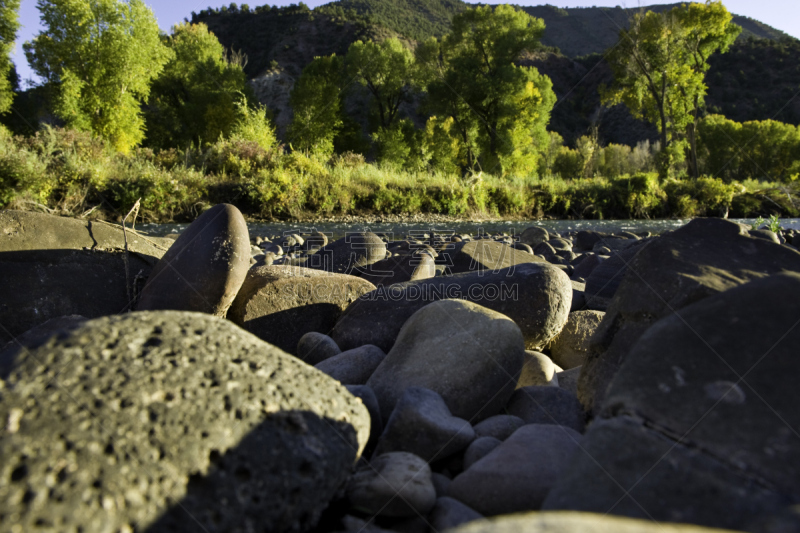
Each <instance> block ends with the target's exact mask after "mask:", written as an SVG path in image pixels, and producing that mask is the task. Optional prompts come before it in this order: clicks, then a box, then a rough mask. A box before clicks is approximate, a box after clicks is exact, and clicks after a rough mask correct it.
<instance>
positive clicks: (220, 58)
mask: <svg viewBox="0 0 800 533" xmlns="http://www.w3.org/2000/svg"><path fill="white" fill-rule="evenodd" d="M164 43H165V44H166V45H167V47H168V48H169V49H170V51H171V58H170V60H169V62H168V63H167V64H166V66H165V67H164V70H163V72H162V73H161V75H159V76H158V78H157V79H156V80H155V82H154V83H153V86H152V90H151V93H150V98H149V101H148V108H147V111H146V113H145V116H146V120H147V144H148V145H150V146H153V147H158V148H167V147H181V148H185V147H187V146H189V145H190V144H192V143H195V144H198V145H203V144H207V143H212V142H214V141H216V140H217V139H219V138H220V136H224V137H227V136H228V135H230V133H231V129H232V128H233V125H234V123H235V122H236V120H237V117H238V107H237V106H236V102H237V100H238V98H239V95H241V94H242V93H249V88H248V86H247V76H246V74H245V72H244V66H245V62H246V59H245V58H244V56H243V55H241V54H235V53H231V54H228V53H227V52H226V50H225V48H224V47H223V46H222V45H221V44H220V42H219V40H218V39H217V38H216V36H215V35H214V34H213V33H211V32H209V31H208V27H207V26H206V25H205V24H202V23H200V24H179V25H178V26H175V27H174V28H173V30H172V35H171V36H169V37H164Z"/></svg>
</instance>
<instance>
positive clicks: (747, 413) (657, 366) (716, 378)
mask: <svg viewBox="0 0 800 533" xmlns="http://www.w3.org/2000/svg"><path fill="white" fill-rule="evenodd" d="M758 242H762V241H761V240H759V241H758ZM763 242H764V243H765V244H767V245H770V243H768V242H767V241H763ZM772 246H778V245H774V244H773V245H772ZM798 299H800V275H797V274H782V275H774V276H770V277H768V278H765V279H761V280H756V281H751V282H749V283H746V284H744V285H742V286H739V287H736V288H732V289H730V290H728V291H726V292H723V293H721V294H718V295H716V296H711V297H709V298H706V299H704V300H702V301H700V302H698V303H695V304H693V305H691V306H687V307H685V308H683V309H681V311H680V315H671V316H669V317H667V318H664V319H663V320H661V321H659V322H657V323H656V324H655V325H653V326H652V327H651V328H650V329H648V330H647V332H646V333H645V334H644V335H642V336H641V337H640V338H639V340H638V342H637V343H636V344H635V345H634V346H633V347H632V348H631V350H630V352H629V353H628V354H627V356H626V358H625V360H624V362H623V364H622V366H621V368H620V370H619V372H618V373H617V375H616V377H615V378H614V380H613V381H612V383H611V386H610V387H609V389H608V393H607V395H606V397H605V401H604V404H603V408H602V409H601V410H600V412H599V414H600V415H601V416H602V417H605V418H609V419H608V420H599V421H598V420H596V421H595V422H594V423H593V424H592V425H591V426H590V428H589V431H588V432H587V434H586V437H585V441H584V445H585V448H586V450H587V452H588V455H586V456H583V457H580V458H579V459H578V460H577V461H576V463H575V464H574V465H573V466H572V468H570V470H569V472H568V474H567V475H566V476H565V478H564V479H563V480H562V482H561V483H560V484H559V486H558V487H557V488H556V489H554V491H553V493H551V494H550V496H549V497H548V501H547V504H546V507H548V508H550V509H578V510H587V511H598V512H600V510H601V509H602V511H607V510H608V509H610V508H611V507H609V506H610V505H614V507H613V511H612V512H613V513H615V514H622V515H627V516H634V517H642V516H644V511H643V509H644V510H646V511H647V517H650V518H653V519H655V520H659V521H663V520H669V521H679V522H690V523H696V524H702V525H708V526H715V527H730V528H740V527H743V526H744V525H745V524H748V523H750V522H753V521H755V520H757V519H758V518H759V516H761V515H764V514H772V513H775V512H777V511H779V510H780V509H782V508H783V507H787V506H788V505H789V504H791V503H796V502H798V501H800V446H798V437H797V433H796V431H795V430H794V429H793V428H797V427H800V412H798V410H797V405H798V404H800V389H798V388H797V384H796V376H797V375H798V373H800V359H798V358H797V345H798V343H799V342H800V329H798V328H797V319H798V317H797V305H796V302H797V301H798ZM589 457H591V459H589ZM612 479H613V480H614V481H611V480H612ZM623 490H629V491H630V494H625V493H624V492H622V491H623Z"/></svg>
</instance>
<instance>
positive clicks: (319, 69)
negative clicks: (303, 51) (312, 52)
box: [289, 54, 344, 156]
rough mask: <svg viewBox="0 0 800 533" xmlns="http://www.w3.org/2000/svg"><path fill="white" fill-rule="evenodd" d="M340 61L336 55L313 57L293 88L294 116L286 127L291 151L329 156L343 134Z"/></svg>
mask: <svg viewBox="0 0 800 533" xmlns="http://www.w3.org/2000/svg"><path fill="white" fill-rule="evenodd" d="M341 78H342V60H341V58H339V57H336V54H333V55H330V56H326V57H315V58H314V60H313V61H312V62H311V63H309V64H308V66H306V68H304V69H303V72H302V74H301V75H300V78H299V79H298V80H297V83H295V85H294V87H293V88H292V92H291V95H290V100H289V101H290V103H291V105H292V111H293V112H294V116H293V118H292V123H291V125H290V126H289V142H290V143H291V145H292V147H293V148H297V149H300V150H311V151H314V152H316V153H319V154H323V155H326V156H329V155H331V154H332V153H333V141H334V138H335V137H336V135H337V134H338V133H339V132H340V131H341V130H342V126H343V124H344V122H343V120H342V98H341Z"/></svg>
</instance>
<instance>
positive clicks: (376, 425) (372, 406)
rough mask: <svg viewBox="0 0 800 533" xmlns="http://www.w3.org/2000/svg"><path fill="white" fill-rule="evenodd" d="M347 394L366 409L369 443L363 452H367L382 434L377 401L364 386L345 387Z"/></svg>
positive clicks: (370, 390) (381, 419) (381, 421)
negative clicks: (368, 421) (368, 424)
mask: <svg viewBox="0 0 800 533" xmlns="http://www.w3.org/2000/svg"><path fill="white" fill-rule="evenodd" d="M345 388H346V389H347V392H349V393H350V394H352V395H353V396H355V397H356V398H358V399H359V400H361V403H363V404H364V407H366V408H367V411H368V412H369V418H370V422H371V423H370V431H369V441H368V442H367V445H366V447H365V450H369V449H371V448H372V447H373V445H374V444H375V443H377V442H378V437H380V435H381V433H383V418H381V409H380V406H378V399H377V398H376V397H375V393H374V392H373V391H372V389H370V388H369V387H367V386H366V385H345Z"/></svg>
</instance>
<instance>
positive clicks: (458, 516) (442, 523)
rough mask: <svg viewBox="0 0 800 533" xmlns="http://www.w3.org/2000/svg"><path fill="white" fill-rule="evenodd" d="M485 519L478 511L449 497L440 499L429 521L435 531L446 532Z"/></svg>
mask: <svg viewBox="0 0 800 533" xmlns="http://www.w3.org/2000/svg"><path fill="white" fill-rule="evenodd" d="M481 518H483V515H481V514H480V513H479V512H478V511H476V510H474V509H470V508H469V507H467V506H466V505H464V504H463V503H461V502H460V501H458V500H454V499H453V498H448V497H447V496H445V497H442V498H438V499H437V500H436V505H435V506H434V508H433V510H432V511H431V514H430V515H428V521H429V522H430V523H431V528H432V529H433V531H444V530H446V529H450V528H454V527H458V526H460V525H461V524H466V523H468V522H472V521H473V520H479V519H481Z"/></svg>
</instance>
